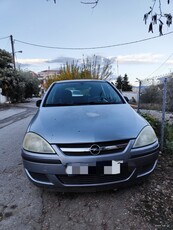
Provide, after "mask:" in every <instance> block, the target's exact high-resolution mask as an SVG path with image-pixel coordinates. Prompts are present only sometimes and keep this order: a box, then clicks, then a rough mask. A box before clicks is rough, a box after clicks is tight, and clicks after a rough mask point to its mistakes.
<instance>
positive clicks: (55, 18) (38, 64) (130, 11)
mask: <svg viewBox="0 0 173 230" xmlns="http://www.w3.org/2000/svg"><path fill="white" fill-rule="evenodd" d="M83 1H85V0H83ZM86 1H88V2H89V1H91V0H86ZM163 2H166V1H163ZM152 4H153V1H152V0H100V2H99V4H98V5H97V6H96V7H95V8H94V9H93V8H92V6H91V5H84V4H81V3H80V0H57V3H56V4H54V1H53V0H48V1H47V0H37V1H35V0H0V28H1V30H0V49H5V50H7V51H8V52H10V53H11V52H12V51H11V43H10V38H9V36H10V35H12V36H13V39H14V41H15V43H14V48H15V57H16V63H17V67H19V66H20V68H22V69H23V70H31V71H34V72H36V73H38V72H40V71H42V70H48V69H58V68H59V67H60V66H61V65H63V64H65V63H66V62H67V61H68V62H70V61H73V60H75V61H77V60H82V59H83V58H86V57H92V56H93V55H96V56H98V57H99V60H101V61H102V63H103V62H104V60H110V61H111V63H112V72H113V76H112V78H115V79H116V77H117V76H118V75H121V76H124V75H125V74H127V76H128V78H129V81H130V83H131V84H133V85H135V84H138V83H137V80H136V78H138V79H141V80H143V79H148V78H152V77H156V76H161V75H165V74H168V73H170V72H171V71H173V48H172V47H173V46H172V41H173V33H170V34H167V35H165V36H158V35H159V30H158V26H157V27H155V28H154V33H148V25H145V23H144V21H143V16H144V14H145V13H146V12H148V11H149V10H150V6H152ZM156 9H157V5H156ZM162 9H163V12H164V11H165V12H168V11H170V9H173V3H171V5H169V7H167V5H166V4H165V5H162ZM172 31H173V26H171V27H170V28H168V27H167V26H166V25H164V30H163V33H169V32H172ZM157 36H158V37H157ZM152 37H157V38H155V39H149V40H146V41H144V42H138V43H133V44H127V43H131V42H134V41H139V40H143V39H148V38H152ZM23 42H26V43H31V44H36V45H41V46H48V47H54V48H44V47H38V46H33V45H29V44H24V43H23ZM117 44H120V45H119V46H116V45H117ZM122 44H124V45H122ZM112 45H113V47H106V48H96V47H104V46H112ZM55 47H56V48H55ZM58 47H59V48H60V49H58ZM93 47H95V48H94V49H91V48H93ZM64 48H65V49H64ZM67 48H72V49H67ZM76 48H80V49H76ZM81 48H82V49H81ZM84 48H87V49H84ZM21 50H22V53H19V52H18V51H21Z"/></svg>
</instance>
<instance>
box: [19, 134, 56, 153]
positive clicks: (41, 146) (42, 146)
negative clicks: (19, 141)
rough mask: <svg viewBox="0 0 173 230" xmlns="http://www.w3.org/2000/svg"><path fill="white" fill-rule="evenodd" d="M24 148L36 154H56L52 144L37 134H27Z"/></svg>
mask: <svg viewBox="0 0 173 230" xmlns="http://www.w3.org/2000/svg"><path fill="white" fill-rule="evenodd" d="M23 148H24V149H25V150H27V151H30V152H36V153H55V151H54V150H53V148H52V147H51V146H50V144H49V143H48V142H47V141H45V140H44V139H43V138H42V137H40V136H39V135H37V134H35V133H27V134H26V135H25V138H24V140H23Z"/></svg>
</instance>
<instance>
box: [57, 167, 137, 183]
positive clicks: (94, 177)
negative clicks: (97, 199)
mask: <svg viewBox="0 0 173 230" xmlns="http://www.w3.org/2000/svg"><path fill="white" fill-rule="evenodd" d="M133 170H134V169H132V168H131V169H129V168H128V165H127V164H123V165H122V167H121V173H120V174H116V175H111V174H110V175H105V174H88V175H57V178H58V179H59V180H60V181H61V183H63V184H68V185H70V184H71V185H77V184H81V185H82V184H101V183H109V182H116V181H121V180H125V179H127V178H128V177H130V175H131V174H132V172H133Z"/></svg>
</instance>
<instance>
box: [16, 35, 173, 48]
mask: <svg viewBox="0 0 173 230" xmlns="http://www.w3.org/2000/svg"><path fill="white" fill-rule="evenodd" d="M172 33H173V31H171V32H168V33H165V34H163V35H162V36H160V35H158V36H154V37H150V38H145V39H140V40H136V41H131V42H125V43H119V44H114V45H105V46H95V47H58V46H45V45H40V44H34V43H30V42H25V41H21V40H17V39H15V42H19V43H23V44H25V45H30V46H37V47H40V48H47V49H60V50H93V49H106V48H113V47H117V46H125V45H131V44H136V43H140V42H145V41H149V40H153V39H156V38H160V37H163V36H166V35H169V34H172Z"/></svg>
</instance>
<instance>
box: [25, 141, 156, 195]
mask: <svg viewBox="0 0 173 230" xmlns="http://www.w3.org/2000/svg"><path fill="white" fill-rule="evenodd" d="M133 143H134V142H133V140H132V141H130V142H129V144H128V146H127V147H126V149H125V150H124V151H123V152H119V153H115V154H114V153H111V154H106V155H101V156H99V155H98V156H85V157H84V156H82V157H79V156H77V157H74V156H73V157H72V156H70V157H69V156H66V155H64V154H63V153H62V152H61V151H60V149H58V148H57V146H53V148H54V149H55V151H56V153H57V154H54V155H53V154H52V155H48V154H35V153H30V152H27V151H25V150H24V149H22V158H23V164H24V169H25V172H26V174H27V176H28V178H29V179H30V180H31V181H32V182H33V183H34V184H35V185H37V186H43V187H49V188H53V189H56V190H57V191H62V192H65V191H67V192H73V191H74V192H76V191H77V192H80V191H81V192H83V191H89V192H92V191H99V190H107V189H113V188H118V187H122V186H126V185H129V184H132V183H134V182H137V181H139V180H141V179H144V178H145V177H147V176H148V175H149V174H150V173H152V172H153V170H154V169H155V167H156V164H157V159H158V153H159V144H158V142H156V143H154V144H152V145H150V146H146V147H143V148H138V149H132V146H133ZM112 161H120V162H122V163H121V171H120V173H119V174H114V175H113V174H107V175H104V174H103V173H102V174H100V173H98V171H97V170H96V171H94V173H91V174H88V175H82V174H80V175H78V174H74V175H69V174H67V172H66V167H67V165H68V164H73V163H78V164H81V165H83V164H86V163H87V164H89V165H90V164H93V163H95V168H96V169H97V166H96V165H97V163H98V164H102V165H103V164H104V163H107V162H112Z"/></svg>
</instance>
